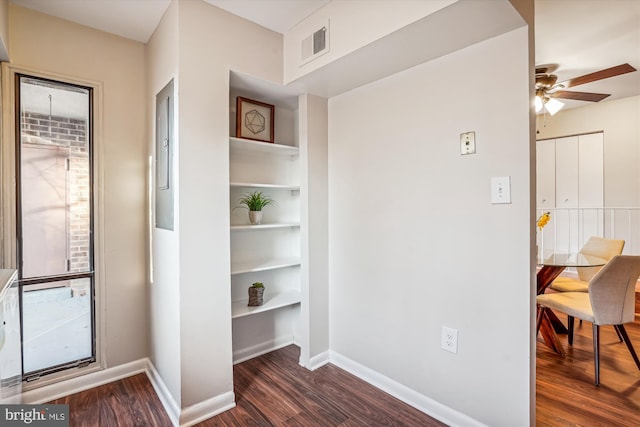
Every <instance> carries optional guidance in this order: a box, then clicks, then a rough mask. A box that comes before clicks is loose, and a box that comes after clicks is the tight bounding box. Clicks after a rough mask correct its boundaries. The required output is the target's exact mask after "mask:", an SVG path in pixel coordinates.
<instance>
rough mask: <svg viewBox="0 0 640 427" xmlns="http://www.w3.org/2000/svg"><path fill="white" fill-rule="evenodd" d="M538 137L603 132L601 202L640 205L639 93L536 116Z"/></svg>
mask: <svg viewBox="0 0 640 427" xmlns="http://www.w3.org/2000/svg"><path fill="white" fill-rule="evenodd" d="M537 128H538V135H537V138H538V139H547V138H557V137H561V136H567V135H575V134H581V133H588V132H596V131H603V132H604V186H605V188H604V205H605V206H606V207H638V206H640V96H633V97H630V98H624V99H617V100H613V101H604V102H599V103H594V104H588V105H585V106H584V107H579V108H571V109H568V110H561V111H560V112H559V113H557V114H556V115H555V116H547V117H546V118H545V117H544V116H538V125H537Z"/></svg>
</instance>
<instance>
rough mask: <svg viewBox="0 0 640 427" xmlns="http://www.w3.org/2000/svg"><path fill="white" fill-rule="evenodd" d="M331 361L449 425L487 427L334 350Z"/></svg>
mask: <svg viewBox="0 0 640 427" xmlns="http://www.w3.org/2000/svg"><path fill="white" fill-rule="evenodd" d="M329 362H330V363H332V364H334V365H336V366H337V367H339V368H341V369H344V370H345V371H347V372H349V373H351V374H353V375H355V376H356V377H358V378H360V379H361V380H364V381H366V382H368V383H369V384H371V385H373V386H374V387H377V388H379V389H380V390H382V391H384V392H386V393H389V394H390V395H392V396H393V397H395V398H397V399H400V400H401V401H403V402H404V403H406V404H408V405H410V406H413V407H414V408H416V409H418V410H419V411H422V412H424V413H425V414H427V415H429V416H431V417H433V418H435V419H437V420H439V421H441V422H443V423H445V424H446V425H448V426H451V427H458V426H460V427H462V426H464V427H486V424H483V423H481V422H480V421H478V420H476V419H473V418H471V417H469V416H467V415H465V414H463V413H461V412H458V411H456V410H455V409H453V408H450V407H448V406H446V405H443V404H442V403H440V402H437V401H435V400H433V399H431V398H429V397H427V396H424V395H422V394H420V393H418V392H417V391H415V390H412V389H410V388H409V387H406V386H404V385H402V384H400V383H399V382H396V381H394V380H392V379H391V378H388V377H386V376H384V375H382V374H380V373H379V372H376V371H374V370H372V369H370V368H367V367H366V366H363V365H361V364H359V363H358V362H355V361H353V360H351V359H349V358H347V357H345V356H343V355H341V354H339V353H336V352H335V351H333V350H330V351H329Z"/></svg>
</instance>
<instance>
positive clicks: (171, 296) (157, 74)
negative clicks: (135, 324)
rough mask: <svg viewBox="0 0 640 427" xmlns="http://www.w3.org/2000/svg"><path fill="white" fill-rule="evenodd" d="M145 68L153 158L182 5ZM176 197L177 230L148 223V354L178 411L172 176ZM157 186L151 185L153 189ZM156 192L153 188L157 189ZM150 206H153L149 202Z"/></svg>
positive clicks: (155, 40) (149, 51)
mask: <svg viewBox="0 0 640 427" xmlns="http://www.w3.org/2000/svg"><path fill="white" fill-rule="evenodd" d="M146 68H147V88H148V89H147V111H148V112H149V113H148V114H147V121H148V132H147V134H148V135H149V138H148V139H149V145H148V150H149V152H148V155H152V154H153V147H154V141H155V119H154V118H155V117H156V111H155V107H156V105H155V96H156V94H157V93H158V92H160V91H161V90H162V89H163V88H164V87H165V85H166V84H167V83H169V81H171V79H174V93H175V94H177V93H178V92H179V87H178V79H177V77H178V3H177V2H172V3H171V4H170V5H169V8H168V9H167V11H166V12H165V14H164V16H163V18H162V21H161V22H160V24H159V25H158V28H157V29H156V30H155V32H154V34H153V36H152V37H151V39H150V40H149V43H148V44H147V47H146ZM178 118H179V102H178V101H177V100H176V98H175V97H174V135H173V139H172V143H173V144H174V163H173V164H172V165H171V167H170V168H172V170H174V171H175V170H176V166H177V164H178V161H177V159H178V156H179V150H178V149H175V147H177V146H178V143H179V141H178V138H177V137H178V132H176V131H175V130H176V129H178V126H179V120H178ZM173 178H174V180H175V181H174V182H173V183H172V185H174V188H175V190H176V191H175V193H174V197H175V199H174V231H169V230H164V229H160V228H155V227H154V224H155V220H154V219H153V218H150V223H151V224H150V225H151V229H152V232H151V236H152V239H151V242H150V244H151V250H152V256H151V259H150V262H151V266H152V271H153V274H152V281H151V283H150V284H149V305H150V306H149V316H150V324H149V327H150V331H149V335H150V354H149V358H150V359H151V363H153V365H154V366H155V368H156V370H157V371H158V373H159V375H160V376H161V378H162V380H163V382H164V384H165V385H166V387H167V389H168V390H169V393H171V396H172V397H173V399H174V401H175V403H176V406H179V405H180V403H181V398H182V395H181V388H182V387H181V383H180V378H181V376H180V277H179V274H180V265H179V262H178V260H179V256H180V253H179V251H178V248H179V240H178V235H179V234H178V233H179V227H178V225H179V218H180V216H179V213H180V211H179V209H177V206H178V204H179V200H180V199H179V197H180V194H179V192H178V190H179V185H178V184H179V180H178V178H179V176H178V174H174V176H173ZM152 185H153V184H152ZM153 188H155V185H154V187H153ZM151 206H152V207H153V206H155V203H154V201H153V200H151Z"/></svg>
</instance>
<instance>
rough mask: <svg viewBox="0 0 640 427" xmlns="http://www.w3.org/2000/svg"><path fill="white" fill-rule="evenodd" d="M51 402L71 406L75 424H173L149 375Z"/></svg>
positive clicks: (141, 426) (78, 426)
mask: <svg viewBox="0 0 640 427" xmlns="http://www.w3.org/2000/svg"><path fill="white" fill-rule="evenodd" d="M50 403H54V404H66V405H69V418H70V420H69V425H70V426H71V427H116V426H117V427H165V426H166V427H169V426H171V420H170V419H169V416H168V415H167V413H166V412H165V410H164V407H163V406H162V403H161V402H160V399H159V398H158V396H157V395H156V392H155V390H154V389H153V386H152V385H151V383H150V382H149V379H148V378H147V376H146V375H145V374H138V375H134V376H132V377H129V378H125V379H123V380H120V381H115V382H112V383H109V384H105V385H102V386H100V387H96V388H92V389H90V390H87V391H83V392H80V393H76V394H72V395H70V396H66V397H63V398H60V399H57V400H54V401H52V402H50Z"/></svg>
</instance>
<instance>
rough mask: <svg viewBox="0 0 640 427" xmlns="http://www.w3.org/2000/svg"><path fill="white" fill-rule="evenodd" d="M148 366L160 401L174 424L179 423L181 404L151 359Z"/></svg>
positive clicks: (152, 383)
mask: <svg viewBox="0 0 640 427" xmlns="http://www.w3.org/2000/svg"><path fill="white" fill-rule="evenodd" d="M147 361H148V366H147V376H148V377H149V381H150V382H151V385H152V386H153V389H154V390H155V391H156V394H157V395H158V398H159V399H160V403H162V406H164V410H165V411H167V415H168V416H169V418H170V419H171V423H172V424H173V425H174V426H177V425H179V420H180V405H178V403H177V402H176V401H175V399H174V398H173V396H172V395H171V393H170V392H169V389H168V388H167V386H166V384H165V383H164V381H162V377H161V376H160V373H159V372H158V371H157V370H156V367H155V366H153V363H151V361H150V360H149V359H147Z"/></svg>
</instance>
